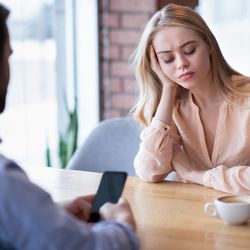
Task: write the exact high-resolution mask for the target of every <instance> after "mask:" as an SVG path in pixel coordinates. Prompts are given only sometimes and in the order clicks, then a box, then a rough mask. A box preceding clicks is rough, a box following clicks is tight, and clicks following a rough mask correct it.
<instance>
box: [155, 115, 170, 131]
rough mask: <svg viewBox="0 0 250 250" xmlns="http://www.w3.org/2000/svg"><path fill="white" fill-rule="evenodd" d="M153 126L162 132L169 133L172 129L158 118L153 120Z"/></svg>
mask: <svg viewBox="0 0 250 250" xmlns="http://www.w3.org/2000/svg"><path fill="white" fill-rule="evenodd" d="M151 126H152V127H154V128H157V129H160V130H164V131H167V130H169V129H170V126H169V125H167V124H166V123H164V122H162V121H161V120H159V119H157V118H156V117H154V118H153V120H152V122H151Z"/></svg>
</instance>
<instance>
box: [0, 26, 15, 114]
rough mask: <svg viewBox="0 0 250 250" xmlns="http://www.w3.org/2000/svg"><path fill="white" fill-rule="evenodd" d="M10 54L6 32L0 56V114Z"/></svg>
mask: <svg viewBox="0 0 250 250" xmlns="http://www.w3.org/2000/svg"><path fill="white" fill-rule="evenodd" d="M11 54H12V49H11V46H10V40H9V34H8V30H7V33H6V39H5V41H4V45H3V55H2V66H1V67H2V75H1V79H0V81H1V83H0V84H1V89H0V112H2V111H3V110H4V108H5V100H6V95H7V89H8V84H9V80H10V67H9V57H10V55H11Z"/></svg>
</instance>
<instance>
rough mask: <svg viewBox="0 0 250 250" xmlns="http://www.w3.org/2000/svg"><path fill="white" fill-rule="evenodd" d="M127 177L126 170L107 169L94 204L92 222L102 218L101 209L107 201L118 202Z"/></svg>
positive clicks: (91, 215)
mask: <svg viewBox="0 0 250 250" xmlns="http://www.w3.org/2000/svg"><path fill="white" fill-rule="evenodd" d="M126 179H127V173H126V172H115V171H107V172H104V174H103V176H102V179H101V183H100V185H99V187H98V190H97V193H96V196H95V199H94V201H93V204H92V210H91V214H90V219H89V221H90V222H97V221H99V220H100V214H99V209H100V207H101V206H102V205H103V204H104V203H106V202H112V203H117V202H118V200H119V198H120V196H121V194H122V190H123V188H124V185H125V182H126Z"/></svg>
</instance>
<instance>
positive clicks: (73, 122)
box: [46, 98, 78, 168]
mask: <svg viewBox="0 0 250 250" xmlns="http://www.w3.org/2000/svg"><path fill="white" fill-rule="evenodd" d="M65 107H66V110H67V114H68V120H69V122H68V125H67V127H66V129H65V132H63V133H62V132H59V140H58V158H59V162H60V167H61V168H65V167H66V166H67V163H68V162H69V160H70V158H71V157H72V155H73V154H74V152H75V151H76V148H77V137H78V108H77V98H75V106H74V110H73V111H70V110H69V108H68V105H65ZM46 144H47V146H46V163H47V166H48V167H52V155H51V150H50V148H49V145H48V140H46Z"/></svg>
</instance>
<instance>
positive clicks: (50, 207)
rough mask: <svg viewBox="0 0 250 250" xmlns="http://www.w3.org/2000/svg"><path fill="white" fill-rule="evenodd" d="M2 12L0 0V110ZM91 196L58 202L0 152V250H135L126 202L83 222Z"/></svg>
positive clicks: (5, 44) (0, 90)
mask: <svg viewBox="0 0 250 250" xmlns="http://www.w3.org/2000/svg"><path fill="white" fill-rule="evenodd" d="M8 14H9V12H8V10H7V9H6V8H5V7H3V6H2V5H1V4H0V113H1V112H3V110H4V108H5V99H6V94H7V88H8V83H9V62H8V59H9V56H10V55H11V53H12V50H11V47H10V42H9V34H8V28H7V25H6V19H7V17H8ZM93 198H94V196H91V195H90V196H85V197H79V198H77V199H75V200H73V201H72V202H68V203H65V204H64V206H63V207H60V206H58V205H57V204H55V203H54V202H53V201H52V199H51V197H50V195H49V194H48V193H46V192H45V191H44V190H42V189H41V188H39V187H38V186H36V185H35V184H33V183H31V182H30V181H29V179H28V177H27V175H26V174H25V172H24V171H23V170H22V169H21V168H20V167H19V166H18V165H17V164H16V163H14V162H13V161H11V160H9V159H7V158H5V157H4V156H2V155H0V249H21V250H26V249H27V250H29V249H30V250H36V249H37V250H39V249H58V250H63V249H67V250H81V249H83V250H85V249H86V250H87V249H91V250H92V249H108V250H112V249H119V250H120V249H138V247H139V244H138V239H137V237H136V235H135V232H134V230H135V221H134V218H133V215H132V211H131V209H130V206H129V204H128V202H127V201H126V200H125V199H123V198H121V199H120V200H119V202H118V203H117V204H111V203H106V204H104V205H103V206H102V207H101V209H100V214H101V217H102V218H103V221H101V222H99V223H97V224H94V225H89V224H88V223H87V222H86V221H87V220H88V218H89V215H90V209H91V202H92V201H93Z"/></svg>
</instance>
